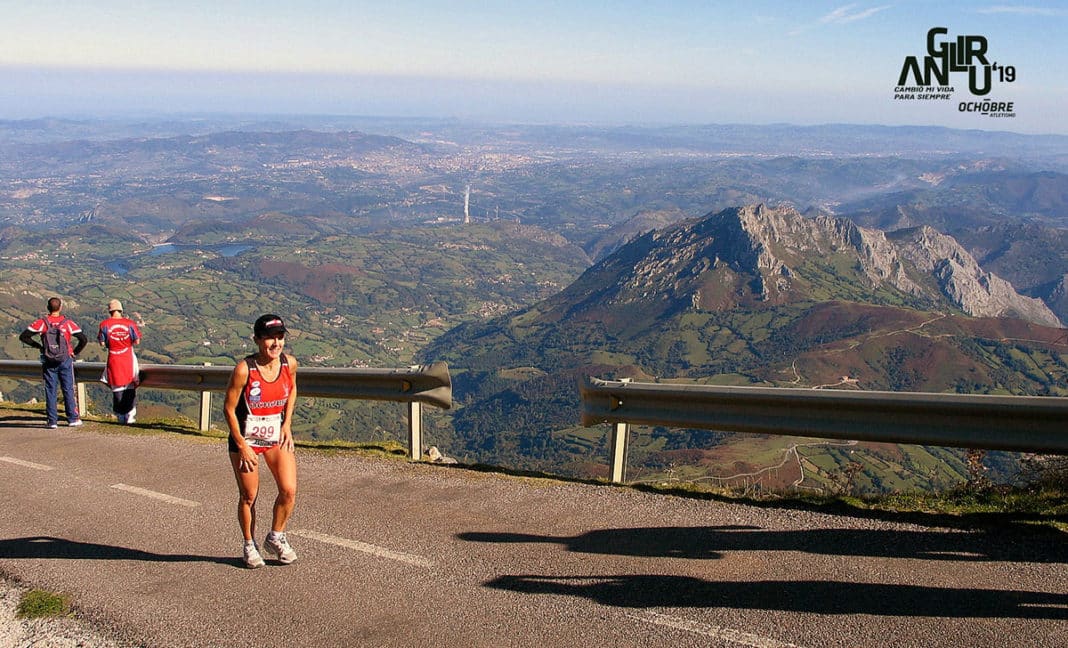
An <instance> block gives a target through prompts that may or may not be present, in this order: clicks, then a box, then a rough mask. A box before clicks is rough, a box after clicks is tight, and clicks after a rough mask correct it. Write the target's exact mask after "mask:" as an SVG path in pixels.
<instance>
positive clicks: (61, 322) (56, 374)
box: [19, 297, 89, 428]
mask: <svg viewBox="0 0 1068 648" xmlns="http://www.w3.org/2000/svg"><path fill="white" fill-rule="evenodd" d="M62 310H63V301H62V300H61V299H60V298H59V297H50V298H49V299H48V315H45V316H44V317H41V318H38V319H36V320H34V322H33V323H32V324H30V325H29V326H27V327H26V330H25V331H23V332H22V333H21V334H20V335H19V341H21V342H22V343H23V344H26V345H29V346H32V347H34V348H37V349H40V350H41V375H42V376H43V377H44V385H45V413H46V415H47V416H48V427H49V428H55V427H57V425H58V423H59V410H58V408H57V407H56V400H57V393H56V387H57V386H58V387H59V388H61V389H62V390H63V407H64V409H65V410H66V414H67V425H70V426H74V425H81V424H82V418H81V415H80V414H79V413H78V402H77V400H76V399H75V397H74V356H76V355H78V354H79V353H81V352H82V349H84V348H85V345H86V344H88V342H89V338H87V337H86V335H85V333H82V327H80V326H78V324H76V323H75V322H74V320H71V319H67V318H66V317H64V316H63V315H61V314H60V311H62ZM55 329H58V331H59V334H60V335H61V336H62V337H63V340H65V341H66V345H65V351H64V352H63V354H62V355H63V357H61V358H50V357H48V356H49V352H48V351H46V349H45V345H46V344H52V346H53V347H54V343H50V342H49V340H48V339H47V338H48V333H49V331H50V330H55ZM34 337H40V338H41V341H40V342H38V341H37V340H35V339H34ZM71 338H74V339H76V340H78V344H77V346H72V345H71Z"/></svg>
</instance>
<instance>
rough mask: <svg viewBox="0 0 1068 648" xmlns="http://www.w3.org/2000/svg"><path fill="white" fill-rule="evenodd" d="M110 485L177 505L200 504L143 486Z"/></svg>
mask: <svg viewBox="0 0 1068 648" xmlns="http://www.w3.org/2000/svg"><path fill="white" fill-rule="evenodd" d="M111 487H112V488H114V489H116V490H121V491H126V492H127V493H133V494H135V495H142V496H144V497H151V498H152V499H158V500H160V501H161V502H167V503H168V504H177V505H178V506H188V507H190V508H192V507H194V506H200V502H194V501H192V500H187V499H182V498H181V497H175V496H173V495H167V494H166V493H157V492H156V491H150V490H148V489H145V488H138V487H137V486H127V485H126V484H112V485H111Z"/></svg>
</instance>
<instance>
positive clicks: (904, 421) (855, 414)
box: [579, 377, 1068, 482]
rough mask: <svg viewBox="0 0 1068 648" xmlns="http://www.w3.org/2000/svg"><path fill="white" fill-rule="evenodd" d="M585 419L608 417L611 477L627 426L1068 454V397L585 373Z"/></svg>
mask: <svg viewBox="0 0 1068 648" xmlns="http://www.w3.org/2000/svg"><path fill="white" fill-rule="evenodd" d="M579 393H580V395H581V398H582V424H583V425H586V426H592V425H596V424H598V423H611V424H613V426H614V429H613V432H612V439H611V441H612V442H611V454H612V457H611V462H612V472H611V474H612V481H614V482H622V481H623V480H624V473H625V470H626V456H627V437H628V436H629V434H628V433H629V428H628V425H629V424H643V425H666V426H669V427H681V428H696V429H708V430H722V431H725V432H752V433H757V434H776V435H789V436H804V437H817V438H825V439H846V440H854V441H876V442H886V443H911V444H918V445H936V446H952V447H960V448H985V449H988V450H1009V451H1017V452H1041V453H1049V454H1068V398H1059V397H1044V396H987V395H967V394H931V393H918V392H856V391H843V390H817V389H796V388H767V387H719V386H709V385H673V384H661V383H639V382H629V381H625V380H621V381H608V380H600V379H597V378H592V377H590V378H586V379H585V380H584V381H582V382H580V384H579Z"/></svg>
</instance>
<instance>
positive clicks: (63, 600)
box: [15, 589, 70, 619]
mask: <svg viewBox="0 0 1068 648" xmlns="http://www.w3.org/2000/svg"><path fill="white" fill-rule="evenodd" d="M68 614H70V597H68V596H67V595H65V594H55V593H53V592H49V591H47V590H42V589H31V590H28V591H26V592H24V593H23V594H22V596H21V597H20V598H19V604H18V607H16V608H15V616H16V618H19V619H39V618H42V617H61V616H67V615H68Z"/></svg>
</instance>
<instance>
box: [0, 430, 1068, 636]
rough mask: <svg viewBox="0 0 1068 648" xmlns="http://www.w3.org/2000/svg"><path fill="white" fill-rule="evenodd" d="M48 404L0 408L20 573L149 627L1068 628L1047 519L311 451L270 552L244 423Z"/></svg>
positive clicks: (143, 630) (1062, 571)
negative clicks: (862, 506)
mask: <svg viewBox="0 0 1068 648" xmlns="http://www.w3.org/2000/svg"><path fill="white" fill-rule="evenodd" d="M42 423H43V421H42V420H40V419H38V418H37V416H36V415H34V414H30V413H26V412H21V411H15V410H0V497H2V501H3V506H2V507H0V575H2V576H6V577H8V578H13V579H16V580H18V581H21V582H23V583H26V584H29V585H34V586H39V587H44V588H47V589H49V590H52V591H61V592H67V593H69V594H70V595H71V597H72V600H73V603H74V605H75V607H76V609H77V611H78V612H79V614H80V615H81V616H82V617H84V618H86V619H88V620H90V621H91V622H93V623H95V624H98V625H99V626H100V627H102V628H105V629H106V630H107V631H108V632H109V633H113V634H114V636H116V637H118V638H120V639H123V640H128V641H132V642H135V643H137V644H140V645H145V646H153V647H161V648H169V647H179V646H295V645H300V646H306V647H314V646H331V647H334V646H419V647H424V646H457V647H459V646H464V647H481V646H485V647H490V646H492V647H494V648H499V647H502V646H536V647H538V648H553V647H557V646H559V647H565V646H567V647H570V646H577V645H611V646H615V647H627V646H634V647H637V646H643V647H644V646H724V647H728V646H729V647H735V646H750V647H754V648H780V647H784V646H802V647H806V648H817V647H825V646H826V647H829V646H930V647H938V646H994V645H1006V644H1008V643H1011V644H1013V645H1021V646H1024V645H1026V646H1035V647H1043V646H1048V647H1053V646H1065V645H1068V569H1066V564H1068V545H1066V543H1065V536H1064V534H1061V533H1057V532H1054V531H1049V530H1043V529H1039V528H1036V527H1033V526H1030V525H1023V524H1019V525H1014V524H1009V523H1003V524H1002V525H1000V526H998V527H995V528H981V527H976V526H974V525H969V524H968V523H967V522H966V521H964V520H960V519H955V518H950V517H945V516H919V517H913V518H911V519H910V520H908V521H906V519H905V518H904V517H902V516H890V515H881V516H880V515H872V516H870V517H858V516H845V515H834V514H830V513H825V512H817V511H810V510H800V509H796V508H788V507H782V506H754V505H746V504H735V503H728V502H723V501H717V500H700V499H689V498H680V497H674V496H668V495H656V494H651V493H643V492H640V491H637V490H634V489H629V488H620V487H613V486H595V485H587V484H577V483H568V482H558V481H552V480H543V479H529V478H516V477H509V476H504V475H499V474H491V473H484V472H476V471H471V470H466V469H463V468H457V467H446V466H435V465H427V464H411V463H407V462H404V461H400V460H390V459H382V458H367V457H359V456H351V455H341V454H333V455H330V454H325V453H320V452H311V451H304V450H298V471H299V482H300V484H299V495H298V501H297V508H296V512H295V514H294V517H293V519H292V521H291V524H290V534H289V535H290V539H291V542H292V544H293V545H294V547H295V548H296V550H297V551H298V552H299V554H300V558H299V560H298V561H297V562H296V563H294V564H293V565H289V566H281V565H278V564H276V563H272V562H270V561H269V562H268V565H267V567H265V568H263V569H259V570H247V569H244V568H243V567H242V566H241V562H240V559H239V552H240V537H239V533H238V529H237V523H236V519H235V508H236V487H235V485H234V480H233V476H232V475H231V474H230V469H229V465H228V462H227V459H226V456H225V444H224V443H223V442H221V441H218V440H207V439H203V438H199V437H195V436H186V435H180V434H176V433H174V432H158V431H150V430H147V429H146V428H141V431H142V432H146V433H143V434H130V433H128V431H126V430H122V429H120V428H118V427H116V426H113V425H110V424H105V423H92V422H90V423H88V424H87V425H85V426H84V427H82V428H77V429H66V428H60V429H59V430H46V429H44V428H43V426H42ZM273 497H274V486H273V482H272V481H271V480H270V479H269V478H268V479H267V481H266V484H265V485H264V487H263V489H262V490H261V501H260V503H259V512H260V520H261V528H260V530H259V532H258V535H262V534H263V533H264V532H265V531H266V530H267V529H266V520H267V516H268V515H269V508H270V503H271V501H272V500H273Z"/></svg>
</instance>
